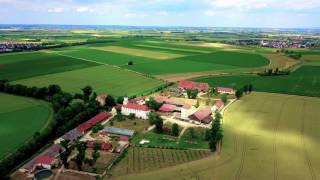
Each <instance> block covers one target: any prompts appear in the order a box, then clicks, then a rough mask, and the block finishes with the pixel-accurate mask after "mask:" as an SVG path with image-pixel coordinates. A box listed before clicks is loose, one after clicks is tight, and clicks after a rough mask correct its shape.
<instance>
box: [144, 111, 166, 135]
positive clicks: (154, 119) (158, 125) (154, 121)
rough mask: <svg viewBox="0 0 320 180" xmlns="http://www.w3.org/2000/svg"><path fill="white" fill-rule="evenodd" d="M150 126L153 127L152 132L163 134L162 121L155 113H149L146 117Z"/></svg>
mask: <svg viewBox="0 0 320 180" xmlns="http://www.w3.org/2000/svg"><path fill="white" fill-rule="evenodd" d="M148 120H149V123H150V125H155V129H154V131H155V132H156V133H162V132H163V119H162V118H161V117H160V116H159V114H157V113H150V114H149V117H148Z"/></svg>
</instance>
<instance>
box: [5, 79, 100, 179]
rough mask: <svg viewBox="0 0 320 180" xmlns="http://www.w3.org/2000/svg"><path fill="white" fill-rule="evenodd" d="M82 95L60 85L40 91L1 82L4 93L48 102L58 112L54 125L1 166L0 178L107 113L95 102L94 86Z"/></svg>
mask: <svg viewBox="0 0 320 180" xmlns="http://www.w3.org/2000/svg"><path fill="white" fill-rule="evenodd" d="M82 91H83V93H82V94H75V95H72V94H70V93H66V92H63V91H62V90H61V88H60V87H59V86H58V85H50V86H48V87H41V88H38V87H27V86H25V85H21V84H10V83H9V82H8V81H6V80H1V81H0V92H5V93H9V94H15V95H20V96H26V97H32V98H36V99H42V100H45V101H48V102H50V103H51V104H52V108H53V111H54V117H53V121H52V122H51V123H50V124H49V125H48V126H47V128H46V129H45V130H44V131H42V132H36V133H35V134H34V136H33V139H32V140H30V141H29V142H28V143H26V144H24V145H23V146H21V147H20V148H19V149H18V150H17V151H16V152H15V153H12V154H10V156H8V157H6V158H5V159H3V160H2V161H1V162H0V177H5V176H6V175H7V174H8V173H9V172H10V171H11V170H12V169H13V168H14V167H15V166H17V165H18V164H19V163H21V162H22V161H24V160H25V159H27V158H29V157H31V156H32V155H33V154H34V153H36V152H37V151H38V150H39V149H41V147H43V146H44V145H45V144H47V143H48V142H50V140H53V139H54V138H56V137H59V136H61V135H63V134H64V133H66V132H68V131H69V130H71V129H73V128H75V127H76V126H78V125H79V124H81V123H83V122H85V121H87V120H88V119H90V118H91V117H93V116H95V115H96V114H98V113H99V112H100V111H101V110H102V109H103V107H101V106H100V104H99V103H98V102H97V101H96V100H95V98H96V94H95V93H92V88H91V87H90V86H87V87H85V88H83V89H82Z"/></svg>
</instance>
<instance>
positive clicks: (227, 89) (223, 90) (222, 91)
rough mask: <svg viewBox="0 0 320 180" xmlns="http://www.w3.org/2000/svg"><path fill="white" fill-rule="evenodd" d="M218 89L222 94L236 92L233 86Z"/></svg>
mask: <svg viewBox="0 0 320 180" xmlns="http://www.w3.org/2000/svg"><path fill="white" fill-rule="evenodd" d="M216 90H217V92H218V93H220V94H230V95H233V94H236V91H235V90H234V89H232V88H226V87H216Z"/></svg>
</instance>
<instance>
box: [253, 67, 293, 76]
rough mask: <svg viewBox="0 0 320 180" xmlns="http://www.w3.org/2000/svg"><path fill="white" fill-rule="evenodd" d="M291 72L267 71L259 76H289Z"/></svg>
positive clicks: (277, 69)
mask: <svg viewBox="0 0 320 180" xmlns="http://www.w3.org/2000/svg"><path fill="white" fill-rule="evenodd" d="M289 74H290V70H279V68H276V69H266V70H264V71H263V72H260V73H258V75H259V76H281V75H289Z"/></svg>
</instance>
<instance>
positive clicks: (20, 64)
mask: <svg viewBox="0 0 320 180" xmlns="http://www.w3.org/2000/svg"><path fill="white" fill-rule="evenodd" d="M96 65H98V64H96V63H92V62H87V61H81V60H77V59H74V58H69V57H63V56H59V55H54V54H48V53H43V52H31V53H14V54H8V55H0V79H8V80H17V79H24V78H29V77H34V76H39V75H45V74H51V73H57V72H64V71H69V70H74V69H81V68H85V67H91V66H96Z"/></svg>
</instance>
